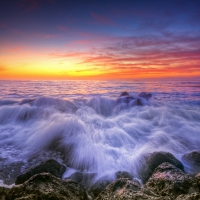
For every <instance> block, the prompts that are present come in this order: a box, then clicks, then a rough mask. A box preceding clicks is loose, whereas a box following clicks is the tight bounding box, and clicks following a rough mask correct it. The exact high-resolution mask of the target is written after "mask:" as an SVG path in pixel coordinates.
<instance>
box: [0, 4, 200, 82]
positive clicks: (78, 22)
mask: <svg viewBox="0 0 200 200" xmlns="http://www.w3.org/2000/svg"><path fill="white" fill-rule="evenodd" d="M19 2H20V3H16V2H15V1H13V2H12V3H11V4H10V3H7V2H6V0H3V1H2V2H1V3H0V5H1V6H0V7H1V8H3V9H2V12H1V13H3V14H2V16H3V17H2V19H0V36H1V37H0V44H1V45H0V55H1V56H0V80H80V79H81V80H83V79H84V80H113V79H115V80H116V79H118V80H120V79H121V80H131V79H154V78H159V79H162V78H178V79H181V78H191V79H193V78H195V79H199V78H200V70H199V69H200V49H199V46H200V16H199V14H198V9H197V8H198V5H200V2H199V1H196V3H194V2H191V3H189V2H188V1H183V2H182V8H183V9H182V10H177V7H176V6H180V5H179V4H178V3H177V2H176V1H172V2H171V3H169V2H168V1H164V3H159V1H157V0H155V1H153V2H151V3H149V2H148V1H145V0H144V2H145V4H142V3H139V2H138V1H130V2H129V4H127V3H123V1H122V2H119V3H116V4H114V1H110V5H108V4H106V1H105V2H104V1H102V3H101V4H98V3H86V5H84V6H83V7H82V8H77V7H76V4H75V3H73V2H70V3H69V4H68V5H66V3H64V2H63V3H61V2H60V3H58V1H56V0H45V1H44V2H43V3H40V1H38V0H35V1H34V0H26V1H25V0H20V1H19ZM79 4H81V3H80V2H79ZM99 5H101V6H100V7H98V6H99ZM111 5H115V6H114V7H112V6H111ZM65 6H68V7H67V8H66V7H65ZM174 6H175V7H174ZM186 8H187V9H186ZM46 9H47V10H46ZM53 9H55V14H54V15H53V16H51V13H52V10H53ZM45 10H46V14H44V11H45ZM14 11H15V14H13V12H14ZM67 11H68V12H67ZM66 12H67V13H68V14H66ZM58 13H60V14H58ZM43 16H44V17H43Z"/></svg>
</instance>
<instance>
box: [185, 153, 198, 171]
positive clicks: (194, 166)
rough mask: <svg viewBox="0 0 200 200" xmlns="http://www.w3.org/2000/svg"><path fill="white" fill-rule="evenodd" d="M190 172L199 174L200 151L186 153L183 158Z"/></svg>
mask: <svg viewBox="0 0 200 200" xmlns="http://www.w3.org/2000/svg"><path fill="white" fill-rule="evenodd" d="M181 160H182V162H183V163H184V164H185V166H186V170H187V172H188V173H191V174H197V173H199V172H200V151H192V152H190V153H186V154H184V155H183V156H182V158H181Z"/></svg>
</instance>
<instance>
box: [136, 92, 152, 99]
mask: <svg viewBox="0 0 200 200" xmlns="http://www.w3.org/2000/svg"><path fill="white" fill-rule="evenodd" d="M138 96H139V97H142V98H144V99H146V100H149V99H150V98H151V97H152V94H151V93H146V92H141V93H140V94H139V95H138Z"/></svg>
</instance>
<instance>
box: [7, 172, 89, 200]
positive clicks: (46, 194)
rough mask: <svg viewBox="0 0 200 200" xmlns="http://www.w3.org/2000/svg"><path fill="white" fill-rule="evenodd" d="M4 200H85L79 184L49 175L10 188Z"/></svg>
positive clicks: (83, 190)
mask: <svg viewBox="0 0 200 200" xmlns="http://www.w3.org/2000/svg"><path fill="white" fill-rule="evenodd" d="M5 197H6V200H14V199H40V200H46V199H47V200H48V199H49V200H50V199H51V200H53V199H56V200H65V199H66V200H67V199H71V200H87V199H88V195H87V192H86V190H85V189H84V187H83V186H81V185H80V184H78V183H76V182H74V181H72V180H69V181H63V180H62V179H60V178H57V177H55V176H53V175H51V174H49V173H41V174H36V175H34V176H32V177H31V178H30V179H29V180H28V181H26V182H24V183H23V184H20V185H16V186H14V187H13V188H11V189H10V190H9V191H8V192H7V193H6V195H5Z"/></svg>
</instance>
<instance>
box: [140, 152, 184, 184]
mask: <svg viewBox="0 0 200 200" xmlns="http://www.w3.org/2000/svg"><path fill="white" fill-rule="evenodd" d="M164 162H169V163H171V164H173V165H175V166H176V167H177V168H179V169H181V170H184V167H183V164H182V163H181V162H180V161H179V160H178V159H176V158H175V157H174V156H173V155H172V154H171V153H168V152H163V151H159V152H154V153H151V154H145V155H144V156H143V160H142V166H140V170H139V176H140V178H141V180H142V182H143V183H146V181H147V180H148V179H149V177H150V176H151V175H152V174H153V172H154V170H155V169H156V167H158V166H159V165H160V164H162V163H164Z"/></svg>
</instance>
